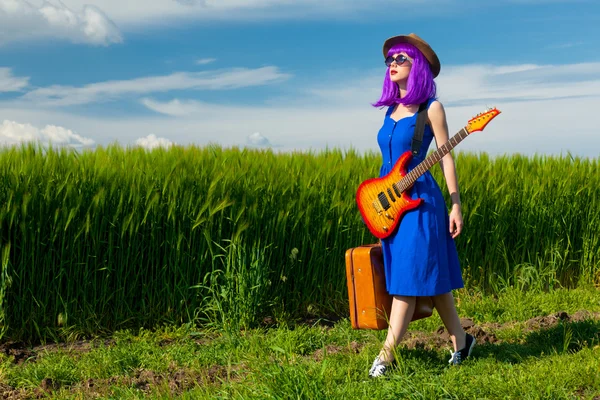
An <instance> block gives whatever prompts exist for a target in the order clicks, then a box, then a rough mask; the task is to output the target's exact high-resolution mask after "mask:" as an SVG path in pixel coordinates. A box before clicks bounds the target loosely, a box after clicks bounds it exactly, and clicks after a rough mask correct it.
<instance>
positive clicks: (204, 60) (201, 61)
mask: <svg viewBox="0 0 600 400" xmlns="http://www.w3.org/2000/svg"><path fill="white" fill-rule="evenodd" d="M215 61H217V59H216V58H200V59H198V60H196V64H198V65H206V64H210V63H213V62H215Z"/></svg>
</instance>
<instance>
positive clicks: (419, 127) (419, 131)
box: [411, 102, 427, 156]
mask: <svg viewBox="0 0 600 400" xmlns="http://www.w3.org/2000/svg"><path fill="white" fill-rule="evenodd" d="M425 121H427V102H424V103H421V104H420V105H419V111H417V122H416V124H415V134H414V136H413V139H412V143H411V150H412V154H413V156H416V155H417V154H419V150H420V149H421V144H422V143H423V133H424V132H425Z"/></svg>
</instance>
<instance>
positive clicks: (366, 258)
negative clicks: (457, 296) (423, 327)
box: [346, 244, 433, 330]
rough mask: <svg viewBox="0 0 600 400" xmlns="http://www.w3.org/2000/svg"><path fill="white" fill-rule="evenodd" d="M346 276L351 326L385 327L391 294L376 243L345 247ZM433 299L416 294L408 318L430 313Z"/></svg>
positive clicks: (413, 319)
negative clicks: (414, 302)
mask: <svg viewBox="0 0 600 400" xmlns="http://www.w3.org/2000/svg"><path fill="white" fill-rule="evenodd" d="M346 280H347V283H348V298H349V302H350V321H351V322H352V327H353V328H354V329H376V330H381V329H387V327H388V319H389V315H390V310H391V308H392V296H390V295H389V293H388V292H387V289H386V285H385V272H384V268H383V254H382V253H381V246H380V245H379V244H368V245H363V246H359V247H354V248H351V249H348V250H346ZM432 312H433V299H432V298H431V297H417V304H416V306H415V313H414V314H413V317H412V321H415V320H417V319H421V318H425V317H429V316H431V314H432Z"/></svg>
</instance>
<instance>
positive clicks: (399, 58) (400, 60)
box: [385, 54, 411, 67]
mask: <svg viewBox="0 0 600 400" xmlns="http://www.w3.org/2000/svg"><path fill="white" fill-rule="evenodd" d="M394 61H396V64H397V65H398V66H400V65H402V64H404V63H405V62H407V61H411V59H410V58H408V57H406V56H405V55H404V54H398V55H397V56H396V58H394V57H392V56H387V58H386V59H385V65H387V66H388V67H389V66H390V65H392V63H393V62H394Z"/></svg>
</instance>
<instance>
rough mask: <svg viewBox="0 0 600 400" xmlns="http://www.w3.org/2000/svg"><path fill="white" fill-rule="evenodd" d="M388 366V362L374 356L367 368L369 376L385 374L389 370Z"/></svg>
mask: <svg viewBox="0 0 600 400" xmlns="http://www.w3.org/2000/svg"><path fill="white" fill-rule="evenodd" d="M389 369H390V367H389V365H388V364H385V363H384V362H383V361H381V360H380V359H379V356H377V357H376V358H375V361H373V365H372V366H371V369H370V370H369V376H370V377H371V378H378V377H380V376H383V375H385V374H386V373H387V372H388V371H389Z"/></svg>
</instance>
